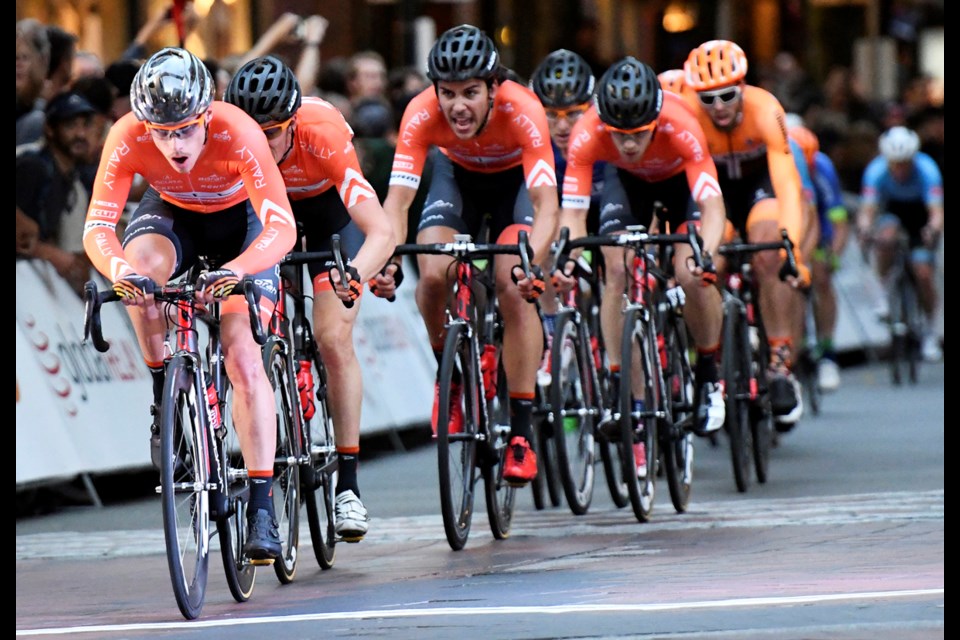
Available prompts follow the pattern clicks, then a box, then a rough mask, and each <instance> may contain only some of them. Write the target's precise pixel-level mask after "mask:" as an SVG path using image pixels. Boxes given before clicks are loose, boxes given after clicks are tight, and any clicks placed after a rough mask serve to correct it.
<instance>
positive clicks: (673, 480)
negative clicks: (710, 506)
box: [660, 310, 697, 513]
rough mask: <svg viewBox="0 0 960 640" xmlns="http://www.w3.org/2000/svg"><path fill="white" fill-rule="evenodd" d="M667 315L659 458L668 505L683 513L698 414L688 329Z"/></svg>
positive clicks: (689, 485) (677, 317) (689, 486)
mask: <svg viewBox="0 0 960 640" xmlns="http://www.w3.org/2000/svg"><path fill="white" fill-rule="evenodd" d="M667 313H668V314H669V315H668V316H667V318H666V323H665V326H664V349H665V351H666V356H667V371H666V373H665V378H666V379H665V380H664V385H665V387H664V388H665V390H667V391H668V393H665V394H664V397H665V398H669V410H668V411H665V412H664V413H665V415H666V417H667V419H666V420H665V421H664V424H663V425H661V428H660V440H661V447H660V455H661V456H662V457H663V462H664V472H665V475H666V477H667V489H668V490H669V492H670V501H671V502H672V503H673V508H674V510H675V511H676V512H677V513H684V512H685V511H686V510H687V506H688V505H689V503H690V493H691V491H692V489H693V475H694V474H693V459H694V444H693V443H694V435H693V431H692V427H693V421H694V420H695V419H696V415H697V412H696V406H695V405H694V396H695V392H694V378H693V368H692V367H691V365H690V350H689V343H688V339H687V327H686V324H685V323H684V319H683V317H682V316H680V315H675V314H674V313H673V311H672V310H671V311H667Z"/></svg>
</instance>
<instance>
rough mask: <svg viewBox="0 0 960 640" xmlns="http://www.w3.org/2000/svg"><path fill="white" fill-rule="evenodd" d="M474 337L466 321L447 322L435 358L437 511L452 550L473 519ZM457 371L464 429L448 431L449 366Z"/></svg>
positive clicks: (476, 403) (477, 404)
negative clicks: (438, 356) (437, 387)
mask: <svg viewBox="0 0 960 640" xmlns="http://www.w3.org/2000/svg"><path fill="white" fill-rule="evenodd" d="M478 363H479V354H478V353H477V352H476V342H475V341H474V340H473V338H472V337H471V336H470V334H469V332H468V330H467V327H466V325H464V324H460V323H453V324H451V325H450V326H449V327H448V328H447V338H446V343H445V344H444V347H443V357H442V358H441V361H440V379H439V384H440V398H439V403H440V406H439V409H438V411H437V471H438V474H439V484H440V511H441V514H442V515H443V530H444V533H445V534H446V536H447V542H448V543H449V545H450V548H451V549H453V550H454V551H459V550H460V549H463V546H464V545H465V544H466V542H467V537H468V536H469V535H470V525H471V523H472V519H473V502H474V497H475V493H474V487H475V485H476V483H477V480H478V479H479V476H478V475H477V472H478V470H479V467H478V465H477V434H478V429H479V418H480V411H481V408H480V402H481V401H482V400H481V398H480V394H481V390H480V372H479V371H478V370H477V366H478ZM457 371H458V372H459V373H460V378H461V393H460V399H459V403H460V410H461V411H462V412H463V429H462V431H461V432H460V433H456V434H451V433H450V412H451V406H450V400H451V391H452V387H453V380H454V372H457Z"/></svg>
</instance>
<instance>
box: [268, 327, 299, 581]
mask: <svg viewBox="0 0 960 640" xmlns="http://www.w3.org/2000/svg"><path fill="white" fill-rule="evenodd" d="M263 365H264V369H265V370H266V372H267V378H268V379H269V380H270V386H271V387H272V388H273V398H274V409H275V414H276V434H277V441H276V452H275V454H274V457H273V507H274V513H275V514H276V518H277V524H278V526H279V530H280V546H281V552H280V556H279V557H277V559H276V560H275V561H274V562H273V569H274V571H275V572H276V574H277V580H279V581H280V583H281V584H289V583H290V582H292V581H293V578H294V576H295V575H296V573H297V556H298V554H297V547H298V545H299V543H300V500H301V498H300V463H301V460H300V454H301V446H300V415H299V413H300V408H299V405H298V403H297V397H296V396H295V395H294V394H295V393H298V392H297V379H296V375H295V374H294V369H293V363H292V362H290V357H289V355H288V353H287V347H286V344H285V343H283V342H282V341H281V340H280V339H279V338H272V339H271V340H270V341H269V342H268V343H267V345H266V346H265V347H264V349H263Z"/></svg>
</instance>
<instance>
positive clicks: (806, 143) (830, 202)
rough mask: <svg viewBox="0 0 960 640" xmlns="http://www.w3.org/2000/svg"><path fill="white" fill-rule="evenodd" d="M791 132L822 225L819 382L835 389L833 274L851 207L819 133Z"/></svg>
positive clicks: (817, 298) (817, 299)
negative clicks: (806, 171)
mask: <svg viewBox="0 0 960 640" xmlns="http://www.w3.org/2000/svg"><path fill="white" fill-rule="evenodd" d="M788 133H789V135H790V138H791V139H793V140H795V141H796V142H797V143H798V144H799V145H800V148H801V150H802V152H803V156H802V157H803V158H804V160H805V163H806V165H807V166H808V167H809V169H810V177H811V178H812V179H813V189H814V196H815V198H816V208H817V221H818V223H819V225H820V234H819V240H818V241H817V244H816V248H815V249H814V251H813V253H812V254H811V286H812V287H813V291H814V297H813V318H814V324H815V326H816V332H817V353H816V356H817V385H818V386H819V387H820V389H821V390H823V391H835V390H836V389H837V388H838V387H839V386H840V367H839V365H838V364H837V354H836V350H835V348H834V346H833V334H834V331H835V329H836V326H837V294H836V291H835V289H834V287H833V274H834V273H835V272H836V271H837V269H838V268H839V266H840V256H841V255H842V253H843V248H844V247H845V246H846V243H847V236H848V234H849V228H848V225H847V218H848V214H847V208H846V206H845V205H844V202H843V191H842V189H841V187H840V178H839V177H838V175H837V170H836V167H834V165H833V161H832V160H831V159H830V156H828V155H827V154H825V153H823V152H822V151H820V141H819V140H818V138H817V136H816V134H815V133H813V132H812V131H810V129H808V128H806V127H804V126H803V125H802V124H798V125H794V126H791V127H790V129H789V131H788Z"/></svg>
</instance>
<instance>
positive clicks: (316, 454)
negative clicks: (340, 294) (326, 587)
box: [300, 352, 339, 570]
mask: <svg viewBox="0 0 960 640" xmlns="http://www.w3.org/2000/svg"><path fill="white" fill-rule="evenodd" d="M311 362H312V371H313V381H314V384H315V385H316V398H315V403H314V406H315V413H314V414H313V416H312V417H311V418H310V419H309V420H307V419H306V418H304V419H303V422H302V423H301V424H302V425H303V442H304V447H305V448H306V450H307V451H308V452H309V453H310V462H309V464H306V465H304V466H303V467H302V468H301V469H300V482H301V485H302V487H303V498H304V501H305V502H306V504H307V522H308V523H309V524H310V540H311V542H312V543H313V554H314V556H316V558H317V563H318V564H319V565H320V568H321V569H324V570H326V569H332V568H333V564H334V561H335V560H336V543H337V531H336V520H335V515H334V511H335V509H336V494H335V492H336V488H337V471H338V464H339V463H338V461H337V443H336V436H335V434H334V431H333V419H332V418H331V417H330V408H329V405H328V404H327V378H326V371H325V370H324V369H323V364H322V362H321V361H320V358H319V354H317V353H316V352H314V354H313V355H312V357H311Z"/></svg>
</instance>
